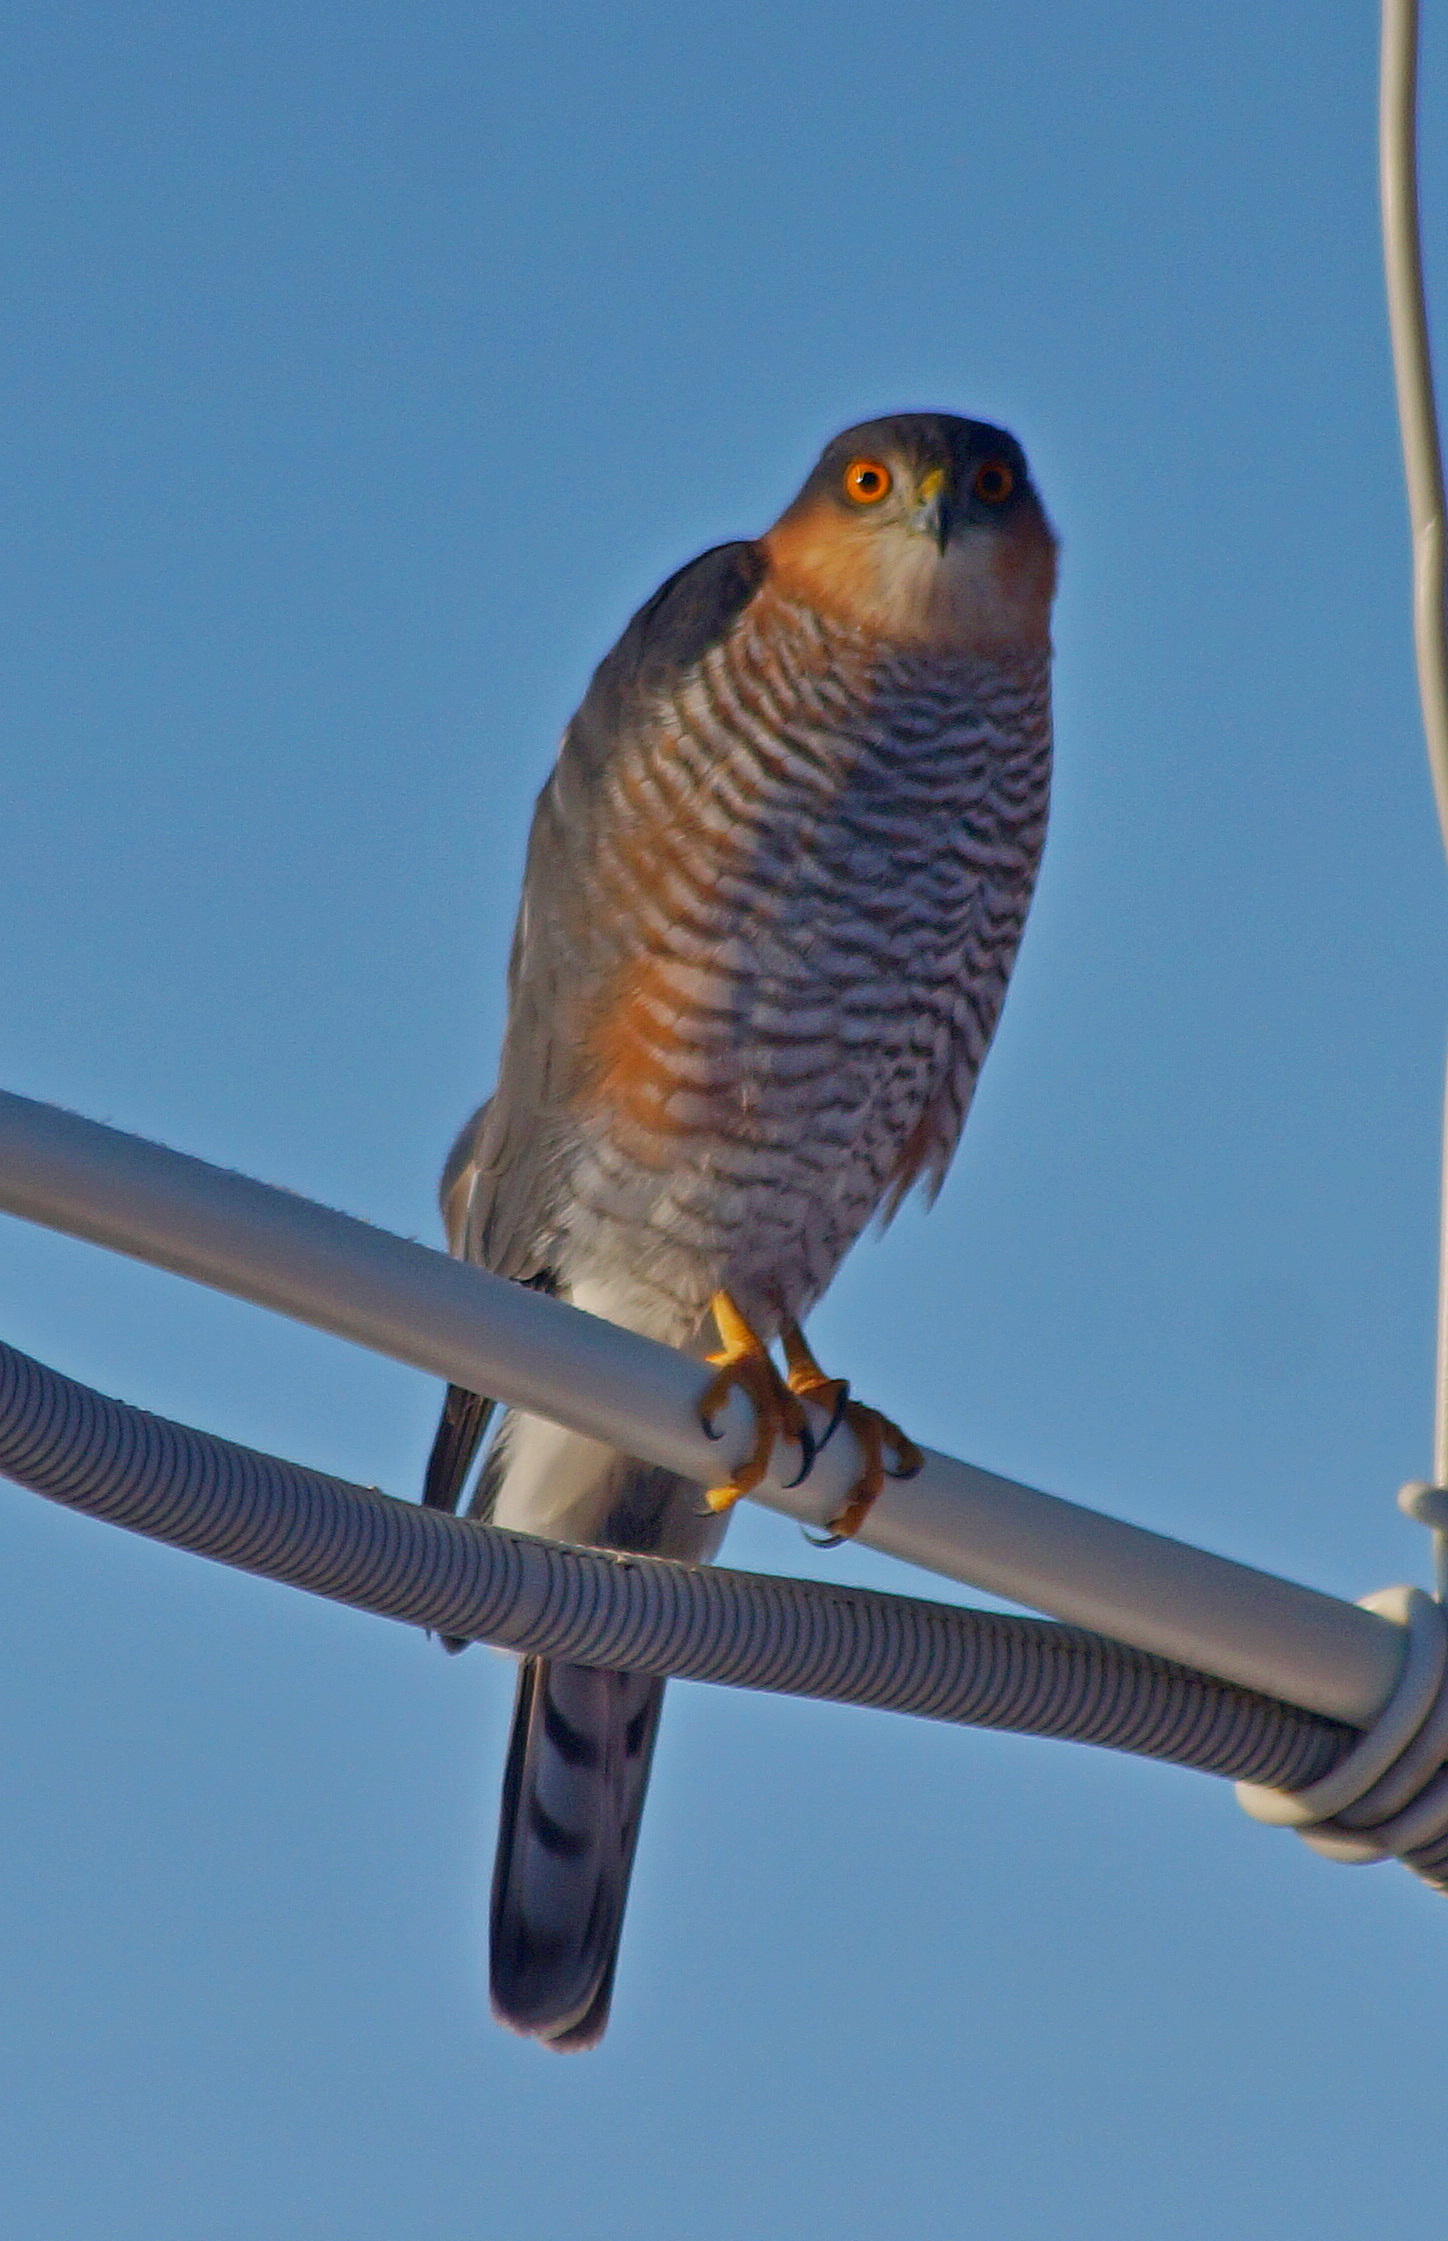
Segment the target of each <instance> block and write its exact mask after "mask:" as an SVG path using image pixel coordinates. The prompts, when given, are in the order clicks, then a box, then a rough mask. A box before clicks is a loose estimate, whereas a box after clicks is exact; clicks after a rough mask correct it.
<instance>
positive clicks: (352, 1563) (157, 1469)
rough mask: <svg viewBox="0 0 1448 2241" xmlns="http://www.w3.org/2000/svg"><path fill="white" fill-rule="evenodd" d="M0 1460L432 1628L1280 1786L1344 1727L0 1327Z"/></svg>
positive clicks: (198, 1545)
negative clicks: (704, 1566)
mask: <svg viewBox="0 0 1448 2241" xmlns="http://www.w3.org/2000/svg"><path fill="white" fill-rule="evenodd" d="M0 1472H3V1473H4V1475H5V1476H6V1477H8V1478H12V1479H15V1480H17V1481H18V1482H19V1483H20V1484H21V1485H22V1486H26V1487H29V1488H30V1489H31V1490H32V1491H33V1492H35V1493H37V1494H43V1495H45V1496H46V1497H47V1498H48V1499H49V1500H51V1501H53V1502H61V1503H64V1504H65V1505H66V1506H67V1507H68V1508H70V1509H76V1510H84V1511H86V1512H87V1513H88V1514H89V1515H91V1516H93V1517H103V1518H107V1519H109V1520H110V1522H111V1523H112V1524H115V1525H124V1526H126V1527H127V1528H128V1529H129V1530H130V1531H131V1532H135V1533H144V1534H147V1535H148V1536H149V1537H150V1538H151V1539H153V1540H159V1541H169V1542H170V1543H172V1544H173V1545H174V1546H176V1547H179V1548H188V1549H193V1550H195V1551H196V1552H197V1553H198V1554H201V1555H204V1556H210V1557H214V1558H216V1559H217V1560H218V1561H219V1562H221V1563H223V1564H230V1565H233V1566H234V1567H236V1568H237V1569H238V1570H240V1571H245V1572H256V1573H260V1574H262V1575H263V1576H264V1577H266V1578H268V1579H275V1580H286V1581H288V1582H290V1583H291V1585H293V1586H295V1587H303V1588H306V1589H308V1590H309V1591H310V1592H311V1593H312V1594H314V1595H325V1596H328V1597H330V1598H331V1600H332V1601H334V1602H339V1603H348V1604H351V1605H353V1606H354V1607H355V1608H357V1609H359V1610H364V1611H373V1612H377V1613H379V1614H381V1615H382V1616H384V1617H387V1618H395V1619H402V1620H405V1621H407V1622H409V1623H410V1624H412V1625H414V1626H421V1627H427V1628H430V1629H432V1630H433V1631H435V1632H437V1633H439V1634H449V1635H460V1636H463V1637H466V1638H467V1639H469V1640H473V1641H479V1642H491V1643H494V1644H497V1645H499V1646H500V1647H503V1648H507V1649H513V1650H523V1651H542V1652H545V1653H547V1654H549V1655H551V1656H558V1657H567V1658H571V1659H573V1660H574V1661H575V1662H577V1663H580V1664H589V1665H596V1666H606V1667H616V1668H621V1669H632V1670H635V1671H638V1672H644V1673H658V1674H679V1675H682V1676H684V1677H686V1678H688V1679H691V1680H699V1681H722V1682H724V1683H726V1684H727V1685H729V1686H731V1687H734V1688H752V1689H768V1690H773V1691H775V1692H778V1693H780V1694H784V1695H790V1696H811V1697H822V1698H827V1699H829V1700H831V1701H832V1702H835V1703H841V1704H871V1705H875V1706H877V1707H879V1708H880V1709H882V1710H887V1711H894V1712H913V1713H918V1714H920V1715H921V1716H923V1717H924V1718H927V1719H935V1720H952V1721H957V1722H960V1723H962V1724H964V1725H968V1726H972V1727H991V1728H1006V1729H1010V1730H1013V1731H1015V1732H1016V1733H1019V1734H1028V1735H1054V1736H1061V1737H1069V1738H1071V1739H1072V1740H1074V1741H1076V1742H1080V1743H1096V1744H1101V1745H1104V1746H1106V1747H1107V1748H1109V1749H1112V1750H1118V1751H1133V1752H1136V1753H1138V1754H1139V1755H1140V1756H1142V1757H1145V1758H1157V1759H1169V1760H1172V1761H1174V1762H1175V1763H1176V1764H1177V1765H1180V1766H1191V1767H1197V1768H1199V1769H1200V1770H1201V1771H1203V1772H1205V1773H1210V1774H1221V1775H1228V1776H1231V1777H1234V1778H1236V1779H1241V1780H1247V1781H1250V1782H1254V1783H1260V1784H1269V1785H1277V1786H1282V1787H1285V1788H1288V1789H1296V1788H1300V1787H1302V1786H1303V1785H1305V1784H1308V1783H1311V1782H1314V1781H1317V1780H1319V1779H1320V1778H1321V1777H1322V1776H1323V1775H1324V1774H1326V1773H1329V1772H1330V1771H1331V1770H1332V1769H1333V1768H1334V1767H1335V1766H1336V1765H1337V1764H1338V1762H1339V1761H1340V1760H1341V1759H1342V1758H1343V1756H1344V1754H1345V1753H1346V1752H1347V1750H1348V1749H1349V1748H1350V1747H1351V1746H1352V1745H1353V1744H1355V1743H1356V1742H1357V1741H1359V1740H1360V1739H1359V1737H1358V1735H1357V1731H1356V1730H1354V1729H1350V1728H1347V1727H1344V1726H1341V1725H1339V1724H1338V1723H1337V1722H1336V1721H1334V1720H1330V1719H1325V1718H1322V1717H1320V1716H1319V1715H1317V1714H1315V1713H1311V1712H1306V1711H1303V1710H1300V1709H1299V1708H1298V1707H1296V1706H1294V1705H1287V1704H1282V1703H1279V1702H1277V1701H1276V1700H1275V1699H1274V1698H1272V1697H1267V1696H1258V1695H1255V1694H1253V1693H1252V1692H1251V1691H1249V1690H1246V1689H1240V1688H1234V1687H1232V1686H1231V1685H1230V1684H1229V1683H1227V1682H1224V1681H1218V1680H1213V1679H1211V1678H1210V1677H1209V1676H1208V1675H1206V1674H1203V1673H1196V1672H1193V1671H1191V1670H1190V1669H1189V1668H1187V1667H1185V1666H1180V1665H1173V1664H1171V1663H1170V1662H1169V1661H1168V1660H1166V1659H1165V1658H1158V1657H1152V1656H1149V1655H1148V1654H1147V1653H1146V1652H1145V1651H1141V1650H1135V1649H1130V1648H1128V1647H1126V1646H1125V1645H1124V1644H1122V1643H1118V1642H1111V1641H1107V1640H1105V1639H1104V1638H1103V1637H1101V1636H1099V1635H1094V1634H1088V1633H1085V1632H1083V1631H1082V1630H1080V1629H1078V1628H1075V1627H1069V1626H1060V1625H1057V1624H1055V1623H1054V1622H1053V1621H1051V1620H1049V1619H1031V1618H1012V1617H1005V1616H1002V1615H999V1614H997V1613H995V1612H991V1611H977V1610H968V1609H961V1608H959V1607H957V1606H955V1605H953V1604H942V1603H928V1602H921V1601H916V1600H914V1599H913V1598H911V1597H908V1596H901V1595H882V1594H877V1593H873V1592H871V1591H869V1590H866V1589H862V1588H849V1587H835V1586H830V1585H827V1584H824V1583H822V1582H819V1581H815V1580H791V1579H777V1578H769V1577H763V1576H760V1575H757V1574H751V1573H744V1572H728V1571H722V1570H714V1569H710V1570H695V1569H693V1568H691V1567H690V1566H688V1565H683V1564H672V1563H666V1562H663V1561H661V1560H658V1559H655V1558H652V1557H638V1556H628V1557H623V1556H612V1555H608V1554H605V1553H602V1552H600V1551H598V1550H594V1549H580V1548H570V1547H564V1546H560V1545H559V1544H557V1543H554V1542H549V1541H538V1540H533V1539H530V1538H529V1537H528V1536H527V1535H524V1534H520V1533H509V1532H504V1531H502V1530H501V1529H500V1528H498V1527H495V1526H482V1525H475V1524H471V1523H468V1522H466V1521H464V1520H462V1519H459V1518H454V1517H448V1516H444V1515H441V1514H440V1513H439V1512H437V1511H436V1510H425V1509H421V1508H419V1507H417V1506H416V1505H414V1504H412V1503H409V1502H399V1501H395V1500H393V1499H392V1498H391V1497H390V1496H388V1495H385V1494H381V1493H378V1492H377V1490H376V1489H375V1488H371V1487H361V1486H349V1485H347V1484H346V1483H345V1482H344V1481H343V1480H341V1479H335V1478H328V1477H325V1476H324V1475H323V1474H322V1473H321V1472H319V1471H309V1470H305V1469H303V1468H301V1467H300V1466H299V1465H297V1464H294V1463H287V1462H282V1461H280V1460H279V1459H278V1458H277V1457H275V1456H271V1455H260V1454H257V1453H256V1452H254V1451H253V1450H252V1449H250V1448H245V1447H237V1446H234V1445H233V1444H232V1443H231V1442H230V1441H227V1440H221V1439H215V1438H213V1437H212V1436H211V1435H209V1434H208V1433H205V1432H199V1431H194V1430H192V1429H190V1428H189V1427H188V1426H186V1425H183V1424H173V1423H170V1422H168V1421H167V1420H166V1419H165V1418H164V1417H158V1416H151V1415H149V1414H147V1413H146V1411H144V1410H142V1409H137V1408H131V1407H129V1406H127V1404H126V1403H124V1402H122V1401H115V1400H109V1399H107V1398H106V1397H105V1396H104V1395H103V1394H100V1393H96V1392H93V1391H92V1390H91V1389H90V1388H89V1387H87V1386H84V1385H79V1384H77V1383H75V1381H74V1380H73V1379H71V1378H68V1377H63V1376H61V1375H60V1374H59V1373H58V1372H57V1371H55V1370H52V1369H47V1368H46V1367H45V1366H44V1365H43V1364H42V1363H40V1362H36V1361H32V1360H31V1359H30V1358H29V1357H28V1356H27V1355H24V1354H21V1353H18V1352H17V1351H16V1350H15V1349H14V1348H13V1347H9V1346H4V1345H0Z"/></svg>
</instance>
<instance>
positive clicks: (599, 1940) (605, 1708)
mask: <svg viewBox="0 0 1448 2241" xmlns="http://www.w3.org/2000/svg"><path fill="white" fill-rule="evenodd" d="M663 1700H664V1684H663V1682H662V1681H659V1680H654V1679H652V1678H651V1677H650V1676H649V1675H648V1674H644V1673H595V1672H593V1671H592V1670H591V1669H590V1668H589V1667H588V1666H584V1665H564V1664H560V1663H556V1662H555V1661H554V1660H552V1659H550V1658H541V1657H530V1658H525V1659H524V1661H523V1666H522V1671H521V1672H520V1674H519V1677H518V1700H517V1704H516V1706H515V1708H514V1712H513V1734H512V1740H511V1742H510V1744H509V1746H508V1764H507V1771H506V1773H505V1775H504V1777H503V1812H502V1824H501V1827H500V1828H499V1831H498V1858H497V1865H496V1867H495V1868H494V1871H493V1915H492V1980H493V1981H492V1989H493V2010H494V2013H495V2014H496V2015H497V2017H498V2020H499V2021H500V2022H501V2023H506V2024H508V2025H509V2026H510V2028H511V2029H513V2030H514V2031H521V2032H525V2033H528V2034H530V2035H532V2036H533V2037H535V2038H539V2039H541V2040H542V2041H543V2042H544V2044H545V2045H547V2046H551V2047H555V2048H557V2049H558V2050H559V2051H560V2052H565V2051H572V2050H574V2049H578V2048H582V2047H589V2046H593V2045H594V2044H595V2043H596V2042H597V2040H599V2039H601V2038H602V2036H603V2032H604V2028H605V2026H606V2024H607V2022H608V2008H609V2001H610V1999H611V1997H612V1993H613V1973H614V1968H615V1966H616V1964H617V1961H618V1941H619V1937H620V1934H621V1932H622V1929H623V1911H624V1904H625V1901H626V1900H627V1897H628V1885H629V1874H630V1871H631V1869H632V1867H633V1857H634V1847H635V1845H636V1844H637V1842H638V1833H639V1820H640V1817H641V1816H642V1813H643V1804H644V1791H645V1789H646V1788H647V1786H648V1779H649V1762H650V1760H651V1759H652V1757H653V1750H654V1737H655V1736H656V1734H657V1733H658V1726H659V1712H660V1709H661V1707H662V1705H663Z"/></svg>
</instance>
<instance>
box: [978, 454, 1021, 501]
mask: <svg viewBox="0 0 1448 2241" xmlns="http://www.w3.org/2000/svg"><path fill="white" fill-rule="evenodd" d="M1015 487H1016V478H1015V476H1014V475H1013V474H1012V473H1011V470H1010V468H1009V467H1008V466H1007V465H1006V463H1005V461H1004V459H987V461H986V463H985V465H984V466H983V467H977V468H976V470H975V481H974V482H973V483H972V484H971V488H972V489H973V490H974V492H975V494H976V496H977V498H983V499H984V500H985V502H986V504H987V505H988V506H1003V505H1004V504H1005V502H1006V500H1007V498H1009V496H1010V494H1011V492H1012V491H1013V490H1014V489H1015Z"/></svg>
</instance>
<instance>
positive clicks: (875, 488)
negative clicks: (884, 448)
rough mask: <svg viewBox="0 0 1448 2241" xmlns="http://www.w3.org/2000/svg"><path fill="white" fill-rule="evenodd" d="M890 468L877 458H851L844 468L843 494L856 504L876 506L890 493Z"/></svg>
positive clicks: (891, 478)
mask: <svg viewBox="0 0 1448 2241" xmlns="http://www.w3.org/2000/svg"><path fill="white" fill-rule="evenodd" d="M892 480H893V477H892V476H891V473H890V470H889V468H888V467H886V466H884V465H883V464H882V463H881V461H880V460H878V459H852V460H851V461H850V464H849V465H848V467H846V469H845V495H846V497H847V498H853V499H854V501H855V504H856V505H857V506H878V505H879V503H880V500H881V499H882V498H888V497H889V495H890V484H891V482H892Z"/></svg>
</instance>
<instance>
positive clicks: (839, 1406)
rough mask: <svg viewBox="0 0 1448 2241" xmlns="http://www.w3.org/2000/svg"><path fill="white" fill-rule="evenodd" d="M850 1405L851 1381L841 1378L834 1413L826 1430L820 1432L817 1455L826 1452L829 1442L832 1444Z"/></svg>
mask: <svg viewBox="0 0 1448 2241" xmlns="http://www.w3.org/2000/svg"><path fill="white" fill-rule="evenodd" d="M849 1405H850V1388H849V1382H848V1380H846V1379H842V1380H841V1382H840V1389H839V1392H838V1393H837V1394H836V1395H835V1405H834V1410H833V1412H832V1414H831V1416H830V1420H829V1422H828V1424H826V1426H825V1428H824V1430H823V1431H822V1432H821V1433H820V1436H819V1445H818V1446H817V1447H816V1449H815V1453H816V1454H817V1455H823V1453H824V1451H825V1449H826V1448H827V1447H828V1446H829V1444H830V1441H831V1440H832V1439H833V1438H834V1436H835V1434H836V1432H837V1431H838V1430H839V1428H840V1426H841V1425H842V1424H843V1423H844V1421H845V1410H846V1409H847V1408H848V1407H849Z"/></svg>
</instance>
